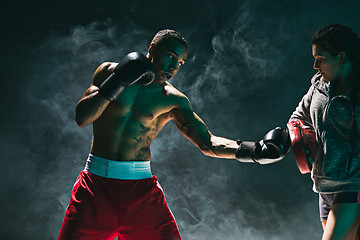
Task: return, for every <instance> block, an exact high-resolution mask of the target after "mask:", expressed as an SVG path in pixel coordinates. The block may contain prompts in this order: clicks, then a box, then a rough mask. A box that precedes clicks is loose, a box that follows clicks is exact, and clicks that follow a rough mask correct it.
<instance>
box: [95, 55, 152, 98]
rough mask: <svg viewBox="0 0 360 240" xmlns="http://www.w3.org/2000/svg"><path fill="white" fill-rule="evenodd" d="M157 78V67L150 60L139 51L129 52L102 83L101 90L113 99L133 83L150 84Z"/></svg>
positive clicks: (105, 95) (102, 93) (101, 92)
mask: <svg viewBox="0 0 360 240" xmlns="http://www.w3.org/2000/svg"><path fill="white" fill-rule="evenodd" d="M154 78H155V69H154V67H153V65H152V63H151V62H150V60H149V59H148V58H147V57H146V56H145V55H143V54H141V53H138V52H132V53H129V54H128V55H127V56H126V57H125V58H124V59H123V60H122V61H121V62H120V63H119V64H118V65H117V66H116V67H115V69H114V72H113V73H112V74H111V75H110V76H109V77H108V78H107V79H106V80H105V81H104V82H103V83H102V84H101V85H100V87H99V92H100V94H101V95H103V96H104V97H105V98H106V99H108V100H110V101H112V100H114V99H116V98H117V97H118V96H119V95H120V93H121V92H122V91H123V90H124V89H125V87H129V86H131V85H132V84H134V83H136V82H138V83H139V84H141V85H148V84H150V83H151V82H152V81H153V80H154Z"/></svg>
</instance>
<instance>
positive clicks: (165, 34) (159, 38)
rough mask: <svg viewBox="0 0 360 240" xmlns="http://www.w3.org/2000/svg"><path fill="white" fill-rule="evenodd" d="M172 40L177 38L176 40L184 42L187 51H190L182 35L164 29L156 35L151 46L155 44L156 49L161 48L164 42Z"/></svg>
mask: <svg viewBox="0 0 360 240" xmlns="http://www.w3.org/2000/svg"><path fill="white" fill-rule="evenodd" d="M170 38H175V39H177V40H179V41H180V42H182V43H183V44H184V45H185V47H186V49H188V45H187V42H186V40H185V38H184V37H183V36H182V35H181V34H180V33H178V32H176V31H175V30H171V29H164V30H161V31H159V32H157V33H156V35H155V36H154V38H153V40H152V41H151V44H155V46H156V47H159V46H160V45H161V44H162V43H163V42H165V41H166V40H168V39H170Z"/></svg>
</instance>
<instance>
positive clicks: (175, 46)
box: [151, 38, 187, 82]
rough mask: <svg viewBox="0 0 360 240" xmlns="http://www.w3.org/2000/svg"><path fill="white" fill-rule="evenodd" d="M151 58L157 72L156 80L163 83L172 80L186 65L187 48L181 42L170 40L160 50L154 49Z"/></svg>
mask: <svg viewBox="0 0 360 240" xmlns="http://www.w3.org/2000/svg"><path fill="white" fill-rule="evenodd" d="M151 56H152V62H153V64H154V68H155V70H156V76H155V79H157V80H160V81H162V82H163V81H167V80H169V79H171V78H172V77H173V76H174V75H175V74H176V73H177V72H178V71H179V70H180V67H181V66H182V65H183V64H184V63H185V61H186V58H187V48H186V46H185V45H184V44H183V43H182V42H180V41H179V40H177V39H175V38H170V39H168V40H166V41H165V42H163V43H162V44H161V45H160V46H159V47H158V48H156V47H155V48H153V50H152V53H151Z"/></svg>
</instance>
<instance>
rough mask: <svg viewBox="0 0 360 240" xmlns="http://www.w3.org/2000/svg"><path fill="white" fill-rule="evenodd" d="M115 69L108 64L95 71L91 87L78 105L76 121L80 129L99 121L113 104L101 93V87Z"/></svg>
mask: <svg viewBox="0 0 360 240" xmlns="http://www.w3.org/2000/svg"><path fill="white" fill-rule="evenodd" d="M113 69H114V64H112V63H109V62H106V63H103V64H101V65H100V66H99V67H98V68H97V69H96V71H95V73H94V76H93V80H92V83H91V86H90V87H89V88H88V89H87V90H86V91H85V93H84V95H83V96H82V98H81V99H80V101H79V102H78V103H77V105H76V113H75V121H76V123H77V124H78V125H79V126H80V127H86V126H87V125H89V124H91V123H92V122H94V121H95V120H96V119H98V118H99V117H100V116H101V114H102V113H103V112H104V110H105V109H106V107H107V106H108V105H109V103H110V102H111V101H110V100H108V99H106V98H105V97H104V96H103V95H101V94H100V93H99V86H100V85H101V84H102V83H103V82H104V81H105V79H107V78H108V77H109V76H110V75H111V73H112V71H113Z"/></svg>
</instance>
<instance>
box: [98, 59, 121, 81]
mask: <svg viewBox="0 0 360 240" xmlns="http://www.w3.org/2000/svg"><path fill="white" fill-rule="evenodd" d="M118 64H119V63H116V62H104V63H102V64H100V66H99V67H98V68H97V69H96V70H95V73H94V75H93V85H95V86H100V85H101V83H102V82H103V81H104V80H105V79H106V78H107V77H108V76H109V75H110V74H111V73H112V72H113V71H114V69H115V67H116V66H117V65H118Z"/></svg>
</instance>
